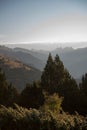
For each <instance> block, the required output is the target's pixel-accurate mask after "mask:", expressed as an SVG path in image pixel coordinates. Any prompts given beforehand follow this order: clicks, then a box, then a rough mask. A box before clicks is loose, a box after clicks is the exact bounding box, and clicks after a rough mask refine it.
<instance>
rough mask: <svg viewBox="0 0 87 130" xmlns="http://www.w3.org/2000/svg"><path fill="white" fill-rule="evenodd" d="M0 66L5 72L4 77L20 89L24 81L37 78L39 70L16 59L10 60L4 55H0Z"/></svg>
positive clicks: (27, 81)
mask: <svg viewBox="0 0 87 130" xmlns="http://www.w3.org/2000/svg"><path fill="white" fill-rule="evenodd" d="M0 67H1V68H2V69H3V71H4V72H5V74H6V79H7V80H8V81H9V82H10V83H12V84H13V85H14V86H15V87H16V88H17V89H18V90H20V91H21V90H22V89H23V88H24V87H25V85H26V83H32V82H33V81H35V80H39V79H40V77H41V72H40V71H39V70H37V69H35V68H33V67H30V66H28V65H25V64H23V63H21V62H20V61H17V60H12V59H11V58H8V57H7V56H5V55H0Z"/></svg>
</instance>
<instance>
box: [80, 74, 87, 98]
mask: <svg viewBox="0 0 87 130" xmlns="http://www.w3.org/2000/svg"><path fill="white" fill-rule="evenodd" d="M79 86H80V90H81V91H82V92H83V93H84V94H85V95H86V96H87V73H86V74H85V75H83V76H82V82H81V83H80V85H79Z"/></svg>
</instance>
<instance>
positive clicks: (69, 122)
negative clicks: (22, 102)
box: [0, 105, 87, 130]
mask: <svg viewBox="0 0 87 130" xmlns="http://www.w3.org/2000/svg"><path fill="white" fill-rule="evenodd" d="M0 129H1V130H87V118H86V117H83V116H79V115H78V114H76V115H69V114H66V113H62V114H57V115H55V114H53V113H52V112H51V111H45V112H42V111H40V110H36V109H29V110H28V109H26V108H22V107H19V106H17V105H15V109H13V108H11V107H9V108H6V107H4V106H1V108H0Z"/></svg>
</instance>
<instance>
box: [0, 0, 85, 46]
mask: <svg viewBox="0 0 87 130" xmlns="http://www.w3.org/2000/svg"><path fill="white" fill-rule="evenodd" d="M82 41H83V42H84V41H87V0H0V43H32V42H35V43H38V42H51V43H52V42H59V43H60V42H61V43H62V42H63V43H64V42H65V44H67V42H82Z"/></svg>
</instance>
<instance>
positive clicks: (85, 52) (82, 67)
mask: <svg viewBox="0 0 87 130" xmlns="http://www.w3.org/2000/svg"><path fill="white" fill-rule="evenodd" d="M9 46H10V45H9ZM11 46H12V45H11ZM23 46H24V45H23ZM49 52H51V54H52V56H53V57H55V55H56V54H58V55H59V56H60V59H61V60H62V61H63V63H64V66H65V67H66V68H67V69H68V70H69V72H70V73H71V75H72V76H73V77H74V78H76V79H78V80H79V79H81V76H82V75H83V74H85V73H86V72H87V48H78V49H73V48H72V47H66V48H56V49H54V50H50V51H47V50H34V49H33V50H32V49H30V50H29V49H25V48H21V45H20V47H16V48H8V47H5V46H1V47H0V54H4V55H7V56H8V57H10V58H12V59H17V60H19V61H20V62H22V63H24V64H27V65H29V66H32V67H34V68H37V69H39V70H41V71H43V68H44V66H45V64H46V61H47V57H48V54H49Z"/></svg>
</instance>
